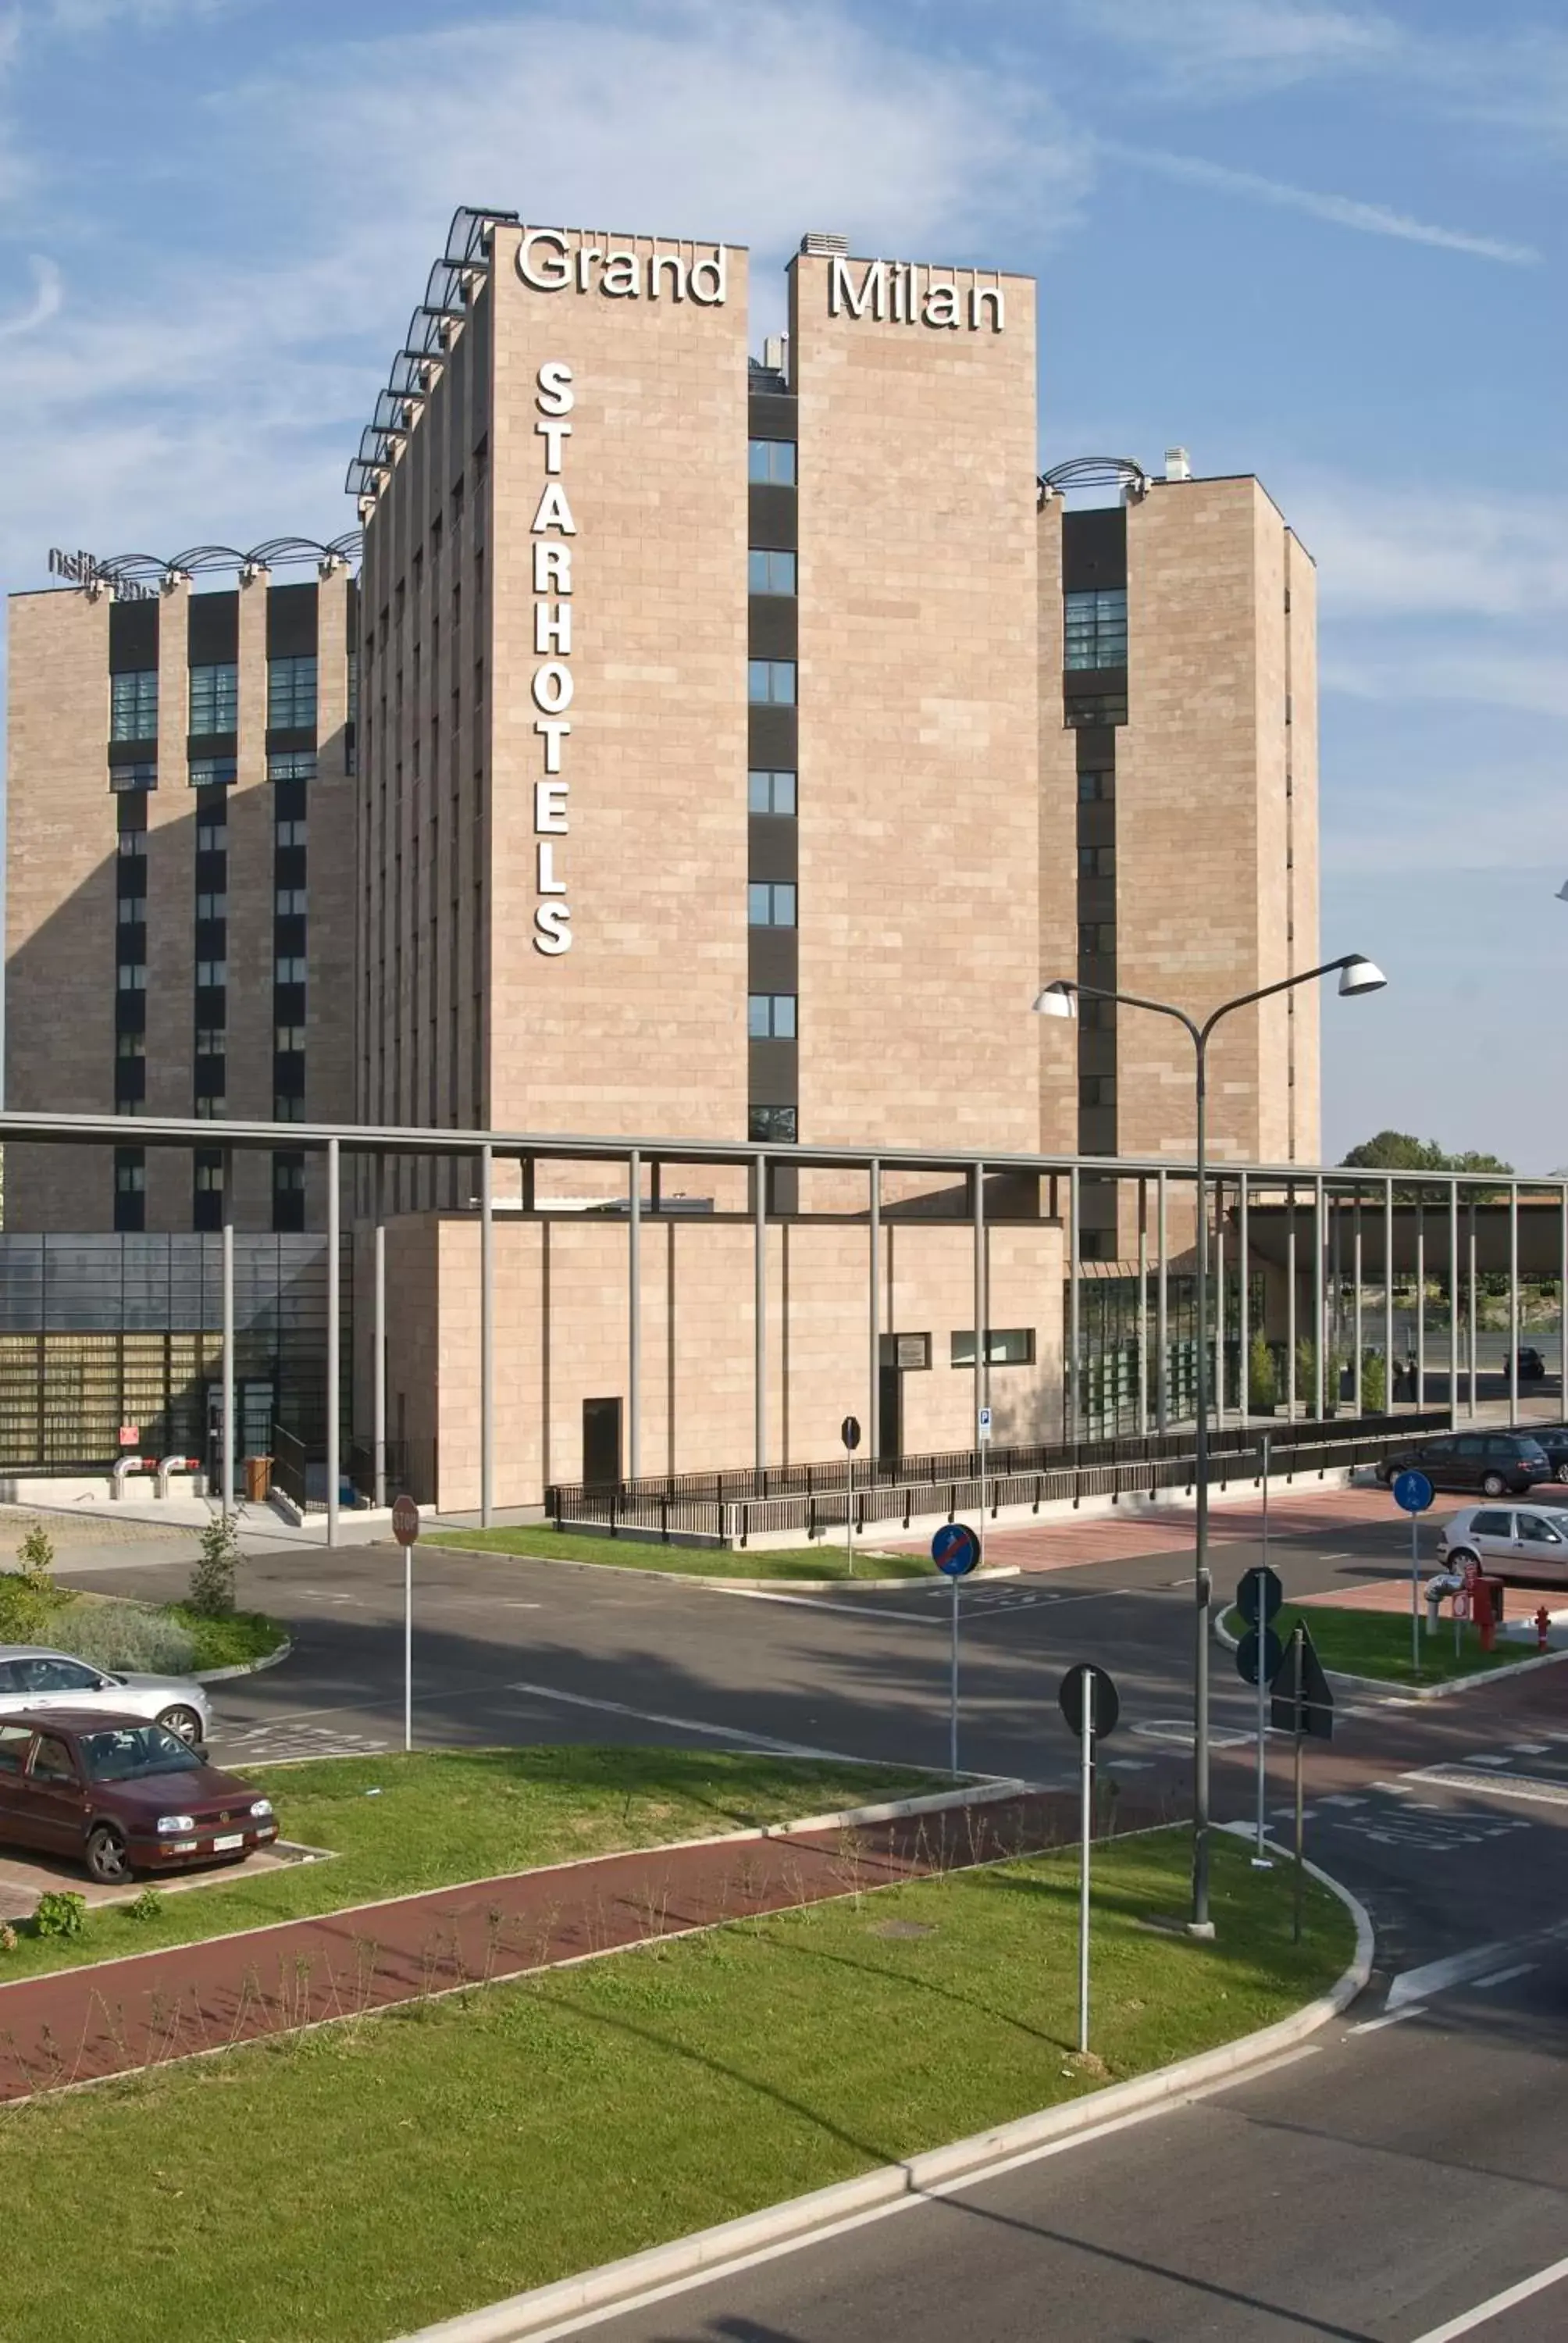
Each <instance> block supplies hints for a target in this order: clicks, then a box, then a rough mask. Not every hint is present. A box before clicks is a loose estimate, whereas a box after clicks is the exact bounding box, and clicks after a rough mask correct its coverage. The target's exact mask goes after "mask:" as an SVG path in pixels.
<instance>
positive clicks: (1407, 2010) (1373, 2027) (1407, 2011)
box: [1349, 2001, 1426, 2034]
mask: <svg viewBox="0 0 1568 2343" xmlns="http://www.w3.org/2000/svg"><path fill="white" fill-rule="evenodd" d="M1424 2016H1426V2004H1425V2002H1424V2001H1412V2002H1408V2003H1407V2004H1406V2005H1405V2006H1404V2008H1402V2009H1385V2010H1384V2011H1383V2014H1382V2016H1381V2017H1363V2018H1362V2022H1361V2024H1360V2025H1359V2026H1352V2027H1351V2028H1350V2029H1349V2030H1350V2032H1351V2033H1352V2034H1381V2033H1382V2029H1383V2027H1384V2026H1402V2025H1403V2024H1404V2021H1405V2019H1406V2018H1407V2017H1424Z"/></svg>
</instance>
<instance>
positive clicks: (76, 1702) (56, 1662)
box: [0, 1644, 212, 1747]
mask: <svg viewBox="0 0 1568 2343" xmlns="http://www.w3.org/2000/svg"><path fill="white" fill-rule="evenodd" d="M42 1708H58V1709H65V1710H70V1709H74V1708H80V1709H96V1710H98V1711H99V1712H102V1711H104V1710H106V1709H112V1710H113V1711H114V1713H115V1715H116V1716H142V1717H148V1718H150V1719H151V1720H152V1721H153V1722H154V1723H155V1724H157V1725H167V1727H168V1729H169V1731H170V1732H171V1733H177V1734H178V1735H179V1737H180V1739H181V1740H182V1741H184V1742H186V1743H188V1744H189V1745H191V1746H192V1747H199V1746H201V1745H203V1744H204V1743H205V1742H206V1739H207V1736H208V1735H209V1734H210V1732H211V1730H212V1710H211V1707H210V1706H209V1704H208V1702H207V1696H206V1693H205V1692H204V1691H203V1690H202V1687H201V1685H200V1684H197V1683H196V1681H195V1679H194V1677H191V1676H144V1675H131V1674H125V1675H120V1674H112V1673H111V1672H110V1670H108V1669H107V1668H96V1667H94V1666H93V1665H92V1664H91V1662H90V1661H87V1660H74V1659H73V1658H72V1657H71V1655H70V1654H69V1653H68V1652H50V1651H45V1649H44V1648H43V1646H42V1645H40V1644H0V1717H6V1716H15V1715H17V1713H18V1712H19V1711H22V1710H25V1711H26V1712H27V1713H28V1714H29V1715H32V1714H33V1713H34V1712H35V1710H38V1709H42Z"/></svg>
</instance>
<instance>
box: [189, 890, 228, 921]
mask: <svg viewBox="0 0 1568 2343" xmlns="http://www.w3.org/2000/svg"><path fill="white" fill-rule="evenodd" d="M196 917H197V919H198V920H226V919H227V917H228V897H227V896H226V895H198V896H197V897H196Z"/></svg>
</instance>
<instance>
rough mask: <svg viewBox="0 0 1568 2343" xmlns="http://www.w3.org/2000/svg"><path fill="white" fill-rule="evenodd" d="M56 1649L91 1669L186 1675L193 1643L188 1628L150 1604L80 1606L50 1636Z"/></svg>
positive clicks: (191, 1660)
mask: <svg viewBox="0 0 1568 2343" xmlns="http://www.w3.org/2000/svg"><path fill="white" fill-rule="evenodd" d="M51 1636H52V1640H53V1642H54V1644H55V1646H56V1648H57V1649H58V1650H60V1651H62V1652H70V1653H72V1654H74V1655H75V1658H77V1659H78V1660H86V1661H88V1662H89V1663H90V1664H91V1665H92V1666H94V1667H95V1668H129V1669H140V1670H142V1671H143V1672H144V1673H145V1674H148V1675H156V1676H181V1675H188V1674H189V1673H190V1670H191V1666H192V1664H193V1663H194V1661H195V1658H196V1638H195V1636H194V1635H193V1634H191V1632H190V1629H189V1628H188V1627H186V1626H183V1625H182V1624H180V1622H179V1621H178V1620H177V1619H171V1618H170V1617H169V1616H168V1615H167V1614H166V1613H165V1612H163V1611H158V1610H155V1609H154V1607H153V1606H152V1604H148V1603H125V1602H120V1601H117V1600H110V1601H106V1602H103V1603H91V1604H88V1603H82V1604H77V1605H76V1607H75V1609H74V1610H73V1611H72V1612H71V1613H70V1614H68V1616H67V1617H66V1618H65V1619H57V1620H56V1621H55V1624H54V1626H53V1629H52V1631H51Z"/></svg>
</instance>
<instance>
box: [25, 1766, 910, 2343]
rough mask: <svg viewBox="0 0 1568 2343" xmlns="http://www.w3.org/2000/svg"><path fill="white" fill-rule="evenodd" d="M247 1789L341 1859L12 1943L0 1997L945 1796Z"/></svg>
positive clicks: (874, 1781) (606, 1784)
mask: <svg viewBox="0 0 1568 2343" xmlns="http://www.w3.org/2000/svg"><path fill="white" fill-rule="evenodd" d="M245 1778H246V1781H248V1782H254V1783H256V1785H257V1786H258V1787H260V1788H262V1789H265V1790H266V1794H267V1795H268V1796H269V1797H270V1798H272V1799H273V1800H274V1802H275V1804H276V1807H277V1818H278V1825H279V1829H280V1831H281V1834H282V1835H283V1836H284V1837H285V1838H288V1839H293V1840H294V1841H296V1842H297V1844H299V1845H306V1846H317V1847H329V1848H331V1849H332V1850H333V1851H334V1853H335V1855H336V1857H337V1859H336V1860H335V1861H334V1862H331V1863H317V1864H300V1865H293V1866H291V1867H290V1868H289V1869H287V1870H286V1871H266V1872H251V1873H248V1874H247V1873H244V1872H241V1873H237V1874H235V1875H233V1876H231V1877H226V1878H225V1880H224V1882H223V1884H222V1885H212V1886H207V1887H196V1888H187V1889H185V1890H182V1892H181V1893H180V1894H178V1895H166V1896H164V1897H163V1898H162V1901H161V1906H160V1909H159V1910H158V1912H157V1914H156V1916H155V1917H153V1918H150V1919H146V1920H133V1919H131V1918H130V1917H129V1916H128V1915H127V1912H126V1907H125V1906H123V1905H108V1906H103V1907H101V1908H100V1909H98V1910H96V1911H95V1912H94V1913H93V1914H92V1915H91V1916H90V1917H89V1919H88V1923H87V1932H86V1935H85V1936H82V1937H80V1938H75V1939H70V1938H66V1939H62V1938H60V1937H57V1936H49V1937H36V1936H26V1935H18V1937H17V1942H16V1947H15V1951H14V1952H9V1953H7V1952H5V1951H0V1983H3V1982H4V1981H5V1979H6V1978H9V1977H15V1976H34V1975H35V1974H37V1972H39V1971H40V1970H43V1969H54V1968H76V1967H80V1966H83V1965H84V1964H85V1963H87V1962H91V1961H103V1960H113V1959H116V1958H117V1957H118V1956H121V1955H123V1954H126V1953H145V1952H148V1951H151V1950H152V1949H153V1947H154V1946H158V1945H185V1944H192V1943H194V1942H195V1941H196V1939H198V1938H199V1937H202V1936H220V1935H222V1934H223V1933H224V1932H225V1931H226V1930H229V1929H234V1928H259V1927H265V1926H267V1924H268V1923H269V1922H271V1921H274V1920H294V1919H298V1918H300V1917H302V1916H305V1915H307V1914H310V1913H316V1912H336V1911H340V1910H342V1909H343V1907H344V1906H347V1905H350V1904H366V1903H370V1902H372V1901H374V1900H375V1899H376V1898H377V1897H378V1896H407V1895H413V1894H415V1893H417V1891H418V1890H419V1889H421V1888H426V1887H441V1886H446V1885H455V1884H456V1883H457V1882H459V1881H462V1880H466V1879H485V1878H488V1877H489V1876H491V1875H493V1874H495V1873H499V1872H508V1871H527V1870H530V1869H532V1868H533V1867H534V1866H535V1865H538V1864H546V1863H560V1862H565V1861H568V1860H570V1859H571V1858H572V1857H573V1856H576V1855H602V1854H605V1853H607V1852H608V1851H610V1850H611V1849H614V1848H619V1847H636V1846H658V1845H662V1844H663V1843H664V1842H665V1841H666V1840H668V1839H681V1838H705V1837H708V1836H709V1835H712V1834H714V1833H717V1832H720V1831H728V1830H744V1829H748V1828H750V1827H752V1826H753V1825H760V1824H763V1823H776V1822H787V1821H789V1819H790V1818H791V1817H798V1816H802V1815H817V1814H825V1813H830V1812H833V1811H835V1810H837V1809H840V1808H843V1807H846V1806H858V1805H872V1804H874V1803H876V1802H877V1801H878V1800H879V1799H883V1798H901V1797H918V1796H921V1795H926V1794H928V1793H930V1791H932V1790H933V1789H937V1788H941V1787H944V1786H946V1781H945V1777H943V1779H942V1780H940V1781H939V1780H938V1779H937V1777H936V1776H934V1775H930V1774H923V1773H917V1772H912V1771H909V1770H905V1769H902V1768H900V1767H897V1766H891V1765H834V1764H832V1763H830V1762H820V1763H819V1762H818V1761H816V1760H814V1759H809V1758H777V1757H749V1756H724V1755H709V1753H708V1752H706V1751H701V1750H698V1751H688V1750H678V1749H637V1748H606V1749H596V1748H580V1749H579V1748H562V1749H554V1748H533V1749H477V1750H475V1749H461V1750H459V1749H451V1750H433V1751H422V1750H417V1751H416V1752H415V1753H414V1755H412V1756H404V1755H401V1754H398V1755H389V1756H383V1757H333V1758H323V1759H319V1760H317V1761H316V1762H314V1763H312V1764H310V1765H280V1766H274V1767H271V1768H268V1767H266V1766H247V1767H246V1776H245ZM371 1793H374V1794H375V1795H370V1794H371ZM3 1916H4V1915H3V1914H0V1917H3ZM0 2336H5V2327H4V2321H3V2319H0ZM5 2343H11V2338H9V2336H5Z"/></svg>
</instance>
